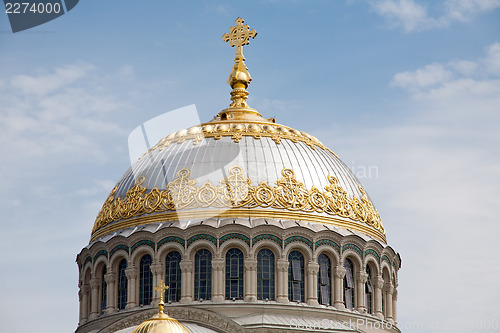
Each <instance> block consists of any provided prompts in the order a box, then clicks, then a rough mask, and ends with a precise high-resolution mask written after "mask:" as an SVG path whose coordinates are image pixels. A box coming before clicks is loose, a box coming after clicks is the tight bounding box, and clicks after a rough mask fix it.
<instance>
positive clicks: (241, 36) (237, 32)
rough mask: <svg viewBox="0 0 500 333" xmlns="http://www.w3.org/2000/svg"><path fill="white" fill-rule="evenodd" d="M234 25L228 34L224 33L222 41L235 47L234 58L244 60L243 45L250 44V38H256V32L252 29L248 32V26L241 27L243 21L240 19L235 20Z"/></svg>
mask: <svg viewBox="0 0 500 333" xmlns="http://www.w3.org/2000/svg"><path fill="white" fill-rule="evenodd" d="M235 22H236V25H235V26H234V27H231V28H230V31H229V33H225V34H224V35H223V36H222V39H223V40H224V41H225V42H229V45H231V46H236V57H235V59H236V58H240V59H243V60H245V58H244V57H243V45H248V43H250V41H249V40H250V38H255V36H257V31H255V30H254V29H252V30H250V27H249V26H248V24H245V25H243V22H245V20H243V19H242V18H241V17H238V18H237V19H236V21H235Z"/></svg>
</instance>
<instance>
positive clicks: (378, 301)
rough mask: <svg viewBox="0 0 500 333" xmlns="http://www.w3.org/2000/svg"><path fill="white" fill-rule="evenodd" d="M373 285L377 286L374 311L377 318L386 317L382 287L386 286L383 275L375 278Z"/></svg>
mask: <svg viewBox="0 0 500 333" xmlns="http://www.w3.org/2000/svg"><path fill="white" fill-rule="evenodd" d="M373 286H374V287H375V288H374V289H375V299H374V303H375V304H374V306H373V313H374V314H375V316H377V318H379V319H381V320H382V319H384V313H383V312H382V297H384V295H382V287H383V286H384V279H383V278H382V276H380V275H378V276H376V277H375V279H373Z"/></svg>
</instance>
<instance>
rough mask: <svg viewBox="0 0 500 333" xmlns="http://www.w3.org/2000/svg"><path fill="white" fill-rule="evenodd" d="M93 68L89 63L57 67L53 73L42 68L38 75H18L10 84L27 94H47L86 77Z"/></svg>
mask: <svg viewBox="0 0 500 333" xmlns="http://www.w3.org/2000/svg"><path fill="white" fill-rule="evenodd" d="M92 69H94V67H93V66H90V65H87V64H81V65H66V66H62V67H59V68H56V69H55V70H54V71H53V72H52V73H49V72H47V71H46V70H41V73H40V74H39V75H37V76H30V75H24V74H23V75H16V76H14V77H13V78H12V79H11V80H10V85H11V86H12V87H15V88H18V89H21V90H22V92H23V93H25V94H36V95H46V94H48V93H51V92H53V91H54V90H56V89H59V88H61V87H64V86H66V85H69V84H72V83H74V82H75V81H77V80H78V79H81V78H83V77H85V76H86V75H87V74H88V72H89V71H90V70H92Z"/></svg>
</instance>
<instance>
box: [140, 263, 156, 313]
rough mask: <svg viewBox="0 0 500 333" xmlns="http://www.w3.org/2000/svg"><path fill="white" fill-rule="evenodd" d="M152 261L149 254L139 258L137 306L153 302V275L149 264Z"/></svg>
mask: <svg viewBox="0 0 500 333" xmlns="http://www.w3.org/2000/svg"><path fill="white" fill-rule="evenodd" d="M152 262H153V260H152V259H151V256H150V255H149V254H146V255H145V256H144V257H142V258H141V264H140V270H139V305H149V304H151V301H152V300H153V298H152V296H153V273H152V272H151V264H152Z"/></svg>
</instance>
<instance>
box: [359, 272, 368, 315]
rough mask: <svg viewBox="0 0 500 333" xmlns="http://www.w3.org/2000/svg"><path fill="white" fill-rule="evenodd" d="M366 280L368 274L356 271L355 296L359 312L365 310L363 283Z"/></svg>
mask: <svg viewBox="0 0 500 333" xmlns="http://www.w3.org/2000/svg"><path fill="white" fill-rule="evenodd" d="M367 280H368V274H366V273H365V272H358V274H357V275H356V287H357V288H356V289H357V292H356V296H357V299H358V301H357V302H358V304H357V310H358V311H359V312H360V313H365V312H366V304H365V303H366V296H365V295H366V293H365V283H366V281H367Z"/></svg>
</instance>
